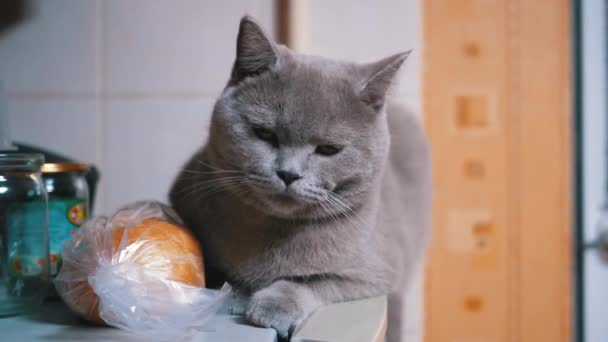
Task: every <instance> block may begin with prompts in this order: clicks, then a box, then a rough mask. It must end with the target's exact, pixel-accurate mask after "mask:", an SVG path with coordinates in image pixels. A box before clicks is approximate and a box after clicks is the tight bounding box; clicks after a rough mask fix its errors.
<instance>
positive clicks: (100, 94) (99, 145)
mask: <svg viewBox="0 0 608 342" xmlns="http://www.w3.org/2000/svg"><path fill="white" fill-rule="evenodd" d="M101 1H102V0H95V76H96V79H95V82H96V89H95V129H96V132H95V154H96V156H95V162H96V163H97V166H98V167H99V169H100V170H103V169H104V167H103V166H104V161H105V160H104V156H103V152H104V146H103V145H104V143H105V136H104V135H105V127H104V120H103V114H104V113H103V112H104V110H105V96H104V92H105V89H104V88H105V68H104V64H103V62H104V61H103V51H102V49H103V23H102V20H103V14H102V4H101ZM100 173H101V171H100ZM99 181H100V182H99V183H98V184H97V198H96V201H95V202H96V203H97V204H96V208H97V211H98V212H99V209H100V207H101V210H102V211H103V210H104V206H105V201H104V197H105V196H104V191H103V186H101V185H102V184H103V183H104V180H103V175H101V177H100V180H99Z"/></svg>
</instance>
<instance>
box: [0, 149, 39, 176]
mask: <svg viewBox="0 0 608 342" xmlns="http://www.w3.org/2000/svg"><path fill="white" fill-rule="evenodd" d="M43 163H44V155H42V154H40V153H18V152H17V153H11V152H8V153H4V152H3V153H0V171H32V172H40V167H41V166H42V164H43Z"/></svg>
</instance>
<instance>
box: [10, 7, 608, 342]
mask: <svg viewBox="0 0 608 342" xmlns="http://www.w3.org/2000/svg"><path fill="white" fill-rule="evenodd" d="M607 13H608V6H607V4H606V2H605V1H604V0H582V1H567V0H542V1H533V2H532V1H526V0H491V1H490V0H379V1H372V0H225V1H209V0H177V1H169V0H147V1H145V0H128V1H123V0H84V1H83V0H29V1H26V0H3V2H2V4H0V133H3V136H1V137H0V138H2V139H4V140H5V141H7V140H10V141H13V142H21V143H27V144H32V145H37V146H40V147H43V148H46V149H50V150H52V151H55V152H58V153H61V154H63V155H66V156H69V157H71V158H73V159H75V160H79V161H83V162H86V163H90V164H92V165H95V166H96V167H97V168H98V169H99V171H100V174H101V178H100V183H99V185H98V186H97V192H96V198H95V208H94V211H95V214H107V213H111V212H113V211H114V210H115V209H117V208H118V207H119V206H121V205H123V204H126V203H128V202H132V201H135V200H140V199H159V200H166V192H167V190H168V187H169V185H170V183H171V181H172V179H173V177H174V175H175V174H176V173H177V171H178V169H179V168H180V167H181V166H182V163H183V162H184V161H185V160H186V158H187V157H188V156H189V155H190V154H191V153H192V152H193V151H194V150H195V149H197V148H198V147H200V146H201V145H202V144H203V143H204V141H205V138H206V135H207V129H208V122H209V118H210V113H211V110H212V107H213V104H214V101H215V98H216V97H217V96H218V95H219V93H220V92H221V90H222V88H223V87H224V85H225V83H226V82H227V79H228V75H229V72H230V68H231V66H232V63H233V59H234V54H235V44H236V43H235V39H236V33H237V28H238V22H239V19H240V18H241V16H242V15H244V14H249V15H251V16H253V17H255V18H256V19H257V20H258V21H259V22H260V24H261V25H263V26H264V27H265V28H266V30H267V31H268V33H269V34H270V35H271V36H273V37H274V38H275V39H277V40H278V41H280V42H282V43H284V44H287V45H289V46H290V47H292V48H294V49H296V50H298V51H300V52H304V53H310V54H315V55H322V56H326V57H331V58H338V59H345V60H351V61H357V62H369V61H373V60H376V59H379V58H382V57H384V56H388V55H390V54H393V53H396V52H400V51H404V50H409V49H413V50H414V51H413V53H412V55H410V57H409V59H408V60H407V62H406V63H405V66H404V68H403V70H402V71H401V74H400V76H399V82H398V85H397V86H396V87H395V89H394V91H393V93H392V95H391V100H392V101H396V102H400V103H402V104H405V105H407V106H410V107H412V108H414V109H415V110H416V112H417V113H420V119H421V120H422V121H423V122H424V125H425V127H426V130H427V134H428V136H429V139H430V141H431V144H432V148H433V161H434V164H435V171H434V179H435V194H434V214H433V215H434V216H433V217H434V227H433V229H434V233H433V234H434V238H433V244H432V247H431V249H430V252H429V258H428V262H427V265H426V267H425V269H424V272H422V274H421V275H420V276H419V277H417V280H416V281H415V284H414V285H413V286H412V288H411V289H410V290H409V291H410V295H409V297H408V306H409V311H410V315H409V321H408V324H409V325H408V341H410V340H411V341H422V340H424V341H450V342H455V341H459V342H481V341H507V340H509V341H534V342H537V341H569V340H576V341H589V342H595V341H598V342H599V341H608V324H605V323H604V320H605V317H608V310H607V309H606V307H608V264H606V263H605V262H604V261H603V259H602V257H601V255H602V254H601V251H602V250H603V248H605V247H603V244H602V243H601V242H602V239H601V238H598V236H602V232H604V231H605V229H608V227H605V228H604V227H603V225H602V223H601V222H602V217H603V216H602V210H603V208H604V201H605V200H606V190H607V187H606V179H605V178H606V171H607V168H606V166H607V164H608V163H607V158H606V156H607V152H606V128H607V126H608V123H607V120H606V116H607V113H608V112H607V97H606V94H607V92H608V89H607V87H606V84H607V82H606V80H607V79H608V71H607V67H606V66H607V61H608V57H607V56H608V54H607V50H608V49H607V42H608V38H607V34H606V31H607V26H606V17H607ZM0 140H1V139H0ZM604 222H608V220H606V221H604ZM607 236H608V235H607ZM605 240H606V242H607V243H608V238H606V239H605Z"/></svg>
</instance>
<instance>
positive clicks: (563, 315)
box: [423, 0, 573, 342]
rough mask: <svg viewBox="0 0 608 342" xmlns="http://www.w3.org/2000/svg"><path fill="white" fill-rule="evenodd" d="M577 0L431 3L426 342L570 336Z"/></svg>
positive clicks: (426, 21) (427, 5) (427, 21)
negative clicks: (430, 212) (573, 33)
mask: <svg viewBox="0 0 608 342" xmlns="http://www.w3.org/2000/svg"><path fill="white" fill-rule="evenodd" d="M570 6H571V4H570V1H567V0H534V1H530V0H424V6H423V17H424V18H423V25H424V29H423V30H424V33H423V37H424V40H423V50H424V52H423V63H424V72H423V93H424V95H423V96H424V98H423V103H424V105H423V106H424V118H425V123H426V128H427V132H428V135H429V138H430V141H431V145H432V151H433V163H434V171H433V176H434V214H433V221H434V222H433V242H432V246H431V249H430V252H429V257H428V263H427V269H426V283H425V340H426V341H429V342H482V341H483V342H493V341H529V342H540V341H551V342H559V341H570V340H571V322H572V304H571V303H572V298H573V297H572V286H571V283H572V282H573V280H572V279H573V278H572V277H573V275H572V271H571V270H572V254H573V252H572V246H571V241H572V219H571V216H572V215H571V212H572V209H571V203H572V199H571V198H572V191H571V179H572V170H573V167H572V165H573V160H572V152H571V144H572V142H571V129H572V117H573V116H572V106H571V91H572V81H571V72H570V70H571V57H570V56H571V53H572V52H571V27H570V13H571V10H570Z"/></svg>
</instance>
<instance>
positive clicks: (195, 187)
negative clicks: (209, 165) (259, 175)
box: [176, 176, 243, 195]
mask: <svg viewBox="0 0 608 342" xmlns="http://www.w3.org/2000/svg"><path fill="white" fill-rule="evenodd" d="M242 178H243V177H241V176H226V177H218V178H212V179H205V180H203V181H200V182H194V183H193V184H190V185H189V186H186V187H183V188H181V189H179V190H178V191H177V192H176V194H178V195H185V194H184V193H185V192H188V193H189V192H191V191H195V192H196V191H199V190H201V189H204V188H205V187H206V186H212V185H214V184H217V183H221V182H224V181H228V180H238V179H242Z"/></svg>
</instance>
